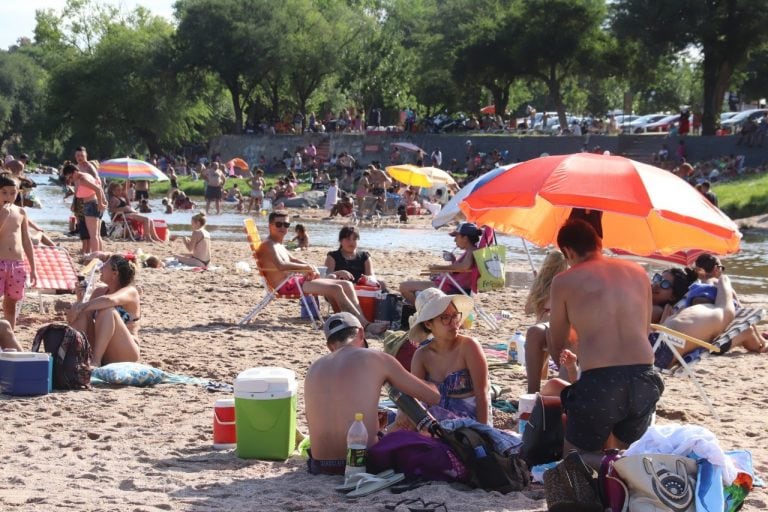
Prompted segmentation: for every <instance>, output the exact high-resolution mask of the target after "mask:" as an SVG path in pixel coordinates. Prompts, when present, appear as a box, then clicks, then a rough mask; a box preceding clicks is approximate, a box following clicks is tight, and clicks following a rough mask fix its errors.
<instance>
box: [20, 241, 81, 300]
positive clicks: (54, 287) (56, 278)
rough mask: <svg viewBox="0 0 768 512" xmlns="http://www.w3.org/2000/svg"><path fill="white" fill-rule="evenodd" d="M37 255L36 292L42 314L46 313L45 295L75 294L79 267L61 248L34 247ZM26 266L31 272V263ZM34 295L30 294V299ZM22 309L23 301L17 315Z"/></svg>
mask: <svg viewBox="0 0 768 512" xmlns="http://www.w3.org/2000/svg"><path fill="white" fill-rule="evenodd" d="M33 250H34V253H35V268H36V270H37V283H36V284H35V287H34V290H35V292H36V295H37V296H38V299H39V301H40V312H45V310H46V307H45V303H44V299H43V297H44V295H46V294H47V295H51V294H59V293H75V289H76V288H77V282H78V280H77V267H76V266H75V262H74V261H73V260H72V256H70V255H69V253H68V252H67V251H66V250H64V249H62V248H61V247H48V246H46V245H35V246H33ZM24 265H25V266H26V268H27V272H29V263H28V262H27V261H26V260H24ZM33 295H34V294H30V293H28V294H27V296H28V297H32V296H33ZM20 308H21V301H19V303H18V306H17V314H18V311H19V310H20Z"/></svg>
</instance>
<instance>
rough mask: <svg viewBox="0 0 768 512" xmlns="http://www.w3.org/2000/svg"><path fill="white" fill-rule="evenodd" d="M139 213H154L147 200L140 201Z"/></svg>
mask: <svg viewBox="0 0 768 512" xmlns="http://www.w3.org/2000/svg"><path fill="white" fill-rule="evenodd" d="M139 213H152V208H150V207H149V201H148V200H147V199H142V200H141V201H139Z"/></svg>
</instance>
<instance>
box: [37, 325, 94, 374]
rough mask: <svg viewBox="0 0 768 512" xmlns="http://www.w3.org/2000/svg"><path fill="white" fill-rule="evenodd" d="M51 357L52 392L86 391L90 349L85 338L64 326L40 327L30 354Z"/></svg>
mask: <svg viewBox="0 0 768 512" xmlns="http://www.w3.org/2000/svg"><path fill="white" fill-rule="evenodd" d="M41 346H42V347H43V351H44V352H48V353H49V354H52V355H53V388H54V389H87V388H89V387H90V385H91V345H90V344H89V343H88V340H87V339H86V337H85V335H84V334H83V333H81V332H80V331H78V330H75V329H73V328H72V327H70V326H69V325H67V324H64V323H51V324H48V325H44V326H42V327H41V328H40V329H38V331H37V334H35V339H34V341H33V342H32V352H39V351H40V347H41Z"/></svg>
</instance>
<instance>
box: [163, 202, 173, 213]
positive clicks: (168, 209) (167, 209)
mask: <svg viewBox="0 0 768 512" xmlns="http://www.w3.org/2000/svg"><path fill="white" fill-rule="evenodd" d="M163 206H165V213H167V214H171V213H173V205H172V204H171V203H169V202H168V199H163Z"/></svg>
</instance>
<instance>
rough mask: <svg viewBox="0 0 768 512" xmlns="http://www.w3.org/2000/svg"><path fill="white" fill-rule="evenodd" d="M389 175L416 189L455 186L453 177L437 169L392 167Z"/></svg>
mask: <svg viewBox="0 0 768 512" xmlns="http://www.w3.org/2000/svg"><path fill="white" fill-rule="evenodd" d="M387 174H389V175H390V176H391V177H392V179H395V180H397V181H399V182H400V183H404V184H406V185H411V186H414V187H431V186H433V185H438V184H440V185H454V184H456V181H454V179H453V177H452V176H451V175H450V174H448V173H447V172H445V171H444V170H442V169H438V168H437V167H419V166H417V165H411V164H404V165H390V166H389V167H387Z"/></svg>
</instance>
